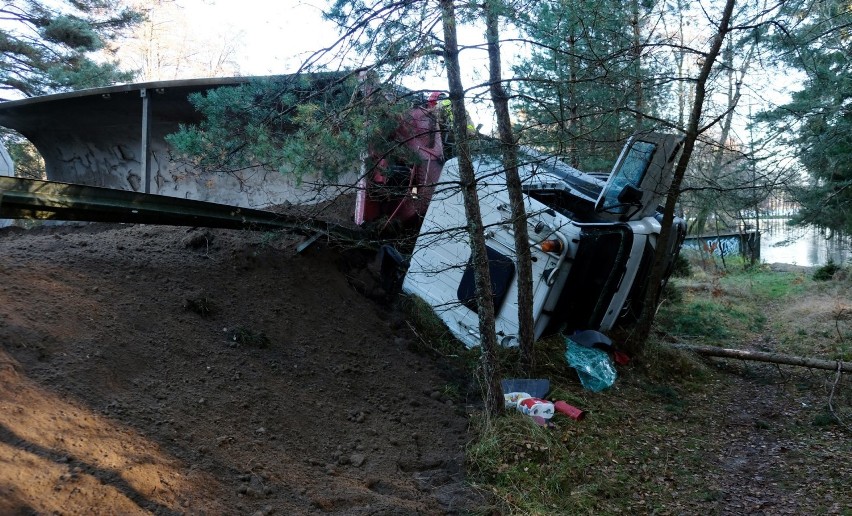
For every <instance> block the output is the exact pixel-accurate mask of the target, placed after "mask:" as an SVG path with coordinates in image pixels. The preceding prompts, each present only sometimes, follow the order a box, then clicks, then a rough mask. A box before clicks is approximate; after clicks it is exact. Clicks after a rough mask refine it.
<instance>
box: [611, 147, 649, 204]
mask: <svg viewBox="0 0 852 516" xmlns="http://www.w3.org/2000/svg"><path fill="white" fill-rule="evenodd" d="M656 150H657V146H656V145H655V144H653V143H649V142H642V141H637V142H634V143H633V145H631V146H630V150H629V151H628V152H627V156H626V157H625V158H624V160H623V161H622V162H621V166H619V168H618V170H616V171H615V172H614V173H613V175H612V178H610V182H609V185H608V186H607V189H606V192H605V194H604V200H603V203H602V207H601V208H600V210H601V211H605V212H607V213H614V214H622V213H624V212H625V211H626V210H627V205H625V204H622V203H620V202H619V201H618V194H619V193H621V191H622V190H623V189H624V187H625V186H627V185H628V184H630V185H633V186H635V187H636V188H639V187H640V185H641V184H642V179H643V178H644V176H645V172H647V170H648V164H649V163H651V158H653V156H654V151H656Z"/></svg>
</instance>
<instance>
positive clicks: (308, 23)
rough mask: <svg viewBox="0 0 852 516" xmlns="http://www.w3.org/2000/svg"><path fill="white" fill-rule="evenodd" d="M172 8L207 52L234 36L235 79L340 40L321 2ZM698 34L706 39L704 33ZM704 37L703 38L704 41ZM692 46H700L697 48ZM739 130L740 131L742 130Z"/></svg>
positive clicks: (429, 84) (426, 77)
mask: <svg viewBox="0 0 852 516" xmlns="http://www.w3.org/2000/svg"><path fill="white" fill-rule="evenodd" d="M176 3H177V4H178V5H181V6H182V7H183V13H184V15H185V16H186V17H187V18H188V19H189V24H188V25H187V27H188V28H189V29H188V30H190V31H192V32H197V36H198V37H199V38H200V39H202V40H204V38H208V40H209V41H211V46H215V45H216V44H217V42H218V41H220V40H221V35H222V34H235V35H237V42H238V45H237V49H236V52H235V55H234V61H235V62H236V63H238V65H239V74H240V75H244V76H248V75H270V74H286V73H291V72H294V71H295V70H296V69H298V67H299V65H300V64H301V63H302V62H303V60H304V59H305V58H306V57H307V56H308V55H309V54H311V53H312V52H313V51H315V50H317V49H320V48H323V47H328V46H330V45H331V44H332V43H333V42H335V41H336V40H337V39H338V37H339V36H338V34H337V31H336V29H335V27H334V25H333V24H331V23H330V22H326V21H324V20H323V19H322V8H323V6H324V5H325V4H326V2H325V0H279V1H277V2H276V1H270V0H176ZM698 18H699V19H700V17H698ZM697 25H700V23H696V26H695V27H693V30H696V31H697V30H698V29H699V27H698V26H697ZM698 33H699V34H705V33H704V31H699V32H698ZM703 37H705V38H706V35H704V36H703ZM211 38H212V39H211ZM216 38H220V39H219V40H217V39H216ZM459 39H460V44H462V45H472V44H480V43H481V42H482V40H483V39H484V37H483V31H482V28H479V27H461V28H460V33H459ZM699 39H701V38H699ZM697 44H698V45H699V46H701V42H698V43H697ZM517 52H518V51H517V50H512V49H511V48H510V47H507V46H505V45H504V48H503V56H504V71H503V73H504V75H506V76H508V75H509V74H511V69H510V66H509V63H508V61H510V60H511V59H512V58H513V57H514V56H513V55H512V54H514V53H517ZM486 57H487V56H486V55H485V52H484V51H482V50H469V51H465V52H463V54H462V59H463V60H464V62H463V70H465V73H466V76H465V77H464V78H463V81H464V83H465V86H466V87H471V86H474V85H475V84H477V83H480V82H483V81H484V80H485V78H486V77H487V59H486ZM756 75H757V74H753V75H752V74H750V77H749V79H757V77H756ZM169 78H188V77H181V76H178V77H169ZM164 79H166V78H164ZM749 82H751V81H750V80H749ZM760 82H762V83H763V84H762V85H761V86H760V87H757V88H755V85H752V88H755V89H752V90H751V91H749V90H748V89H746V91H744V94H746V95H749V94H751V95H752V98H751V99H750V100H749V101H750V102H752V103H756V104H760V103H761V101H769V102H770V103H772V101H775V102H778V101H781V102H783V101H784V100H786V98H787V96H786V95H781V96H778V95H777V94H775V92H773V90H775V89H776V88H777V87H778V86H780V85H779V84H778V82H779V81H778V78H777V77H776V78H775V80H774V81H772V80H770V82H775V84H771V85H768V84H766V82H765V79H764V80H762V81H760ZM780 82H786V83H787V86H789V84H790V83H789V82H788V81H780ZM404 84H405V85H406V86H408V87H410V88H412V89H427V90H429V89H431V90H443V89H446V88H447V83H446V76H445V74H444V73H443V71H442V70H440V69H437V70H434V71H433V72H432V73H428V72H427V73H424V74H421V75H420V76H417V77H410V78H408V80H406V81H404ZM769 86H771V87H769ZM755 94H756V95H755ZM761 97H763V98H761ZM767 97H768V98H767ZM488 108H489V106H488V103H487V102H485V103H483V104H482V105H480V106H476V105H470V106H469V109H470V110H471V114H472V115H473V118H474V121H475V122H476V123H482V124H483V125H484V128H485V129H486V130H487V129H488V128H490V127H491V126H492V122H491V120H490V118H491V116H490V114H489V113H490V109H488ZM758 110H759V107H757V106H755V111H758ZM740 111H741V112H743V111H744V109H742V108H741V109H740ZM742 114H743V115H745V114H746V113H744V112H743V113H742ZM736 125H739V124H736ZM738 129H740V131H742V126H741V125H740V126H739V127H738ZM739 136H740V137H741V138H743V139H746V138H744V137H746V136H747V135H744V134H739Z"/></svg>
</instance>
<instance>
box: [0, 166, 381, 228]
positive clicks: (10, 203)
mask: <svg viewBox="0 0 852 516" xmlns="http://www.w3.org/2000/svg"><path fill="white" fill-rule="evenodd" d="M0 218H9V219H39V220H67V221H89V222H123V223H134V224H162V225H170V226H204V227H212V228H225V229H254V230H282V229H285V230H289V231H293V232H296V233H299V234H303V235H313V234H315V233H318V232H319V233H322V234H325V235H329V236H331V237H334V238H337V239H343V240H348V241H353V242H358V243H362V242H363V241H365V240H366V233H365V232H363V231H361V230H358V229H353V228H348V227H344V226H340V225H338V224H335V223H331V222H327V221H321V220H317V219H306V218H300V217H295V216H292V215H286V214H281V213H275V212H271V211H266V210H256V209H250V208H240V207H237V206H229V205H225V204H217V203H212V202H205V201H196V200H191V199H181V198H177V197H168V196H164V195H155V194H143V193H136V192H130V191H126V190H114V189H112V188H101V187H96V186H86V185H78V184H72V183H60V182H56V181H42V180H38V179H24V178H19V177H0Z"/></svg>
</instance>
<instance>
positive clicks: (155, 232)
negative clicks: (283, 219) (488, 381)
mask: <svg viewBox="0 0 852 516" xmlns="http://www.w3.org/2000/svg"><path fill="white" fill-rule="evenodd" d="M300 241H301V239H300V238H297V237H293V236H287V235H273V234H269V233H256V232H240V231H229V230H206V229H187V228H179V227H178V228H175V227H161V226H144V225H118V224H91V225H86V226H82V227H79V226H77V227H75V226H53V227H47V226H45V227H39V228H35V229H30V230H26V231H25V230H22V229H20V228H16V227H12V228H6V229H3V230H0V513H2V514H31V513H37V514H50V513H57V514H79V513H91V514H140V513H154V514H305V513H332V514H334V513H345V514H442V513H454V512H464V511H466V510H470V509H472V508H476V507H477V506H478V505H479V504H480V503H482V495H480V494H478V493H476V492H474V491H472V490H471V489H470V488H469V487H466V484H465V483H464V474H463V468H462V464H463V454H462V452H463V447H464V444H465V439H466V430H467V421H468V419H467V414H466V409H467V408H468V407H465V406H464V403H460V402H459V400H458V399H452V398H448V397H447V396H446V395H445V392H450V391H451V390H450V389H447V388H446V386H447V385H448V384H449V383H451V382H452V377H451V375H452V372H451V371H448V370H446V369H445V367H444V366H442V364H441V363H440V362H438V361H436V360H435V359H433V358H431V357H430V356H429V355H427V354H424V353H420V352H417V351H416V350H415V349H414V348H415V346H414V339H415V335H414V334H413V333H412V331H411V329H410V328H409V326H408V325H407V324H406V321H405V318H404V317H403V316H402V315H401V314H400V313H397V312H396V311H395V310H394V309H393V308H391V307H389V306H387V305H383V304H381V303H378V302H376V301H375V299H374V298H376V297H380V296H377V295H372V294H376V293H377V292H378V293H380V292H379V291H377V290H376V289H375V286H374V285H372V284H371V283H370V282H371V281H373V280H374V279H375V276H374V275H373V274H372V272H371V269H370V268H369V265H370V256H369V255H365V254H360V253H358V252H356V251H341V250H336V249H331V248H329V247H328V246H327V245H326V244H324V243H323V242H322V241H319V242H317V243H315V244H314V245H313V246H311V247H310V248H308V249H307V250H306V251H304V252H303V253H301V254H297V253H296V252H295V246H296V245H297V244H298V243H299V242H300Z"/></svg>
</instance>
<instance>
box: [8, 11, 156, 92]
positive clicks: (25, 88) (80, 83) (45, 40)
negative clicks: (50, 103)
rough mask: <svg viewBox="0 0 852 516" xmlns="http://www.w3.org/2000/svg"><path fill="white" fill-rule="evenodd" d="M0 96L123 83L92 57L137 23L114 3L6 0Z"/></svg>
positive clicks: (113, 68) (110, 65)
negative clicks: (0, 92)
mask: <svg viewBox="0 0 852 516" xmlns="http://www.w3.org/2000/svg"><path fill="white" fill-rule="evenodd" d="M0 16H2V18H3V20H4V22H5V23H4V25H3V29H0V91H2V92H3V95H4V96H5V97H6V99H7V100H8V99H9V98H14V97H20V96H24V97H32V96H36V95H44V94H46V93H53V92H60V91H68V90H75V89H81V88H90V87H97V86H106V85H109V84H113V83H115V82H119V81H126V80H129V79H130V78H131V77H132V75H131V74H130V73H126V72H122V71H120V70H119V68H118V66H117V64H116V63H114V62H103V61H99V60H98V59H96V58H95V57H94V56H93V54H92V53H93V52H96V51H108V50H109V49H108V44H109V42H110V41H111V40H113V39H114V38H115V37H116V36H117V35H118V34H119V33H120V31H122V30H123V29H125V28H127V27H129V26H130V25H132V24H133V23H135V22H137V21H139V17H138V15H137V14H136V13H134V12H133V11H130V10H127V9H122V8H120V7H119V4H118V2H116V1H115V0H73V1H72V0H65V1H62V2H47V1H39V0H10V1H8V2H4V3H3V6H2V7H0Z"/></svg>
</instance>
